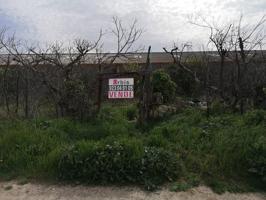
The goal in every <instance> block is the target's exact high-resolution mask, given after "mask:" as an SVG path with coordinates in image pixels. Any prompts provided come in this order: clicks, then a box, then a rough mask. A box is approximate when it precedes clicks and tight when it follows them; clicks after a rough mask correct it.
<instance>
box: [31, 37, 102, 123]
mask: <svg viewBox="0 0 266 200" xmlns="http://www.w3.org/2000/svg"><path fill="white" fill-rule="evenodd" d="M101 37H102V34H101V33H100V35H99V37H98V39H97V40H96V41H95V42H89V41H87V40H75V41H74V43H73V45H71V46H69V47H64V45H63V43H55V44H53V45H50V46H49V47H48V48H47V49H46V50H45V51H43V50H40V49H39V50H38V51H37V50H36V49H34V48H32V49H31V52H32V53H33V54H34V55H35V56H36V57H38V58H39V59H40V60H42V65H44V66H46V67H43V68H42V69H39V68H33V69H34V71H35V72H37V73H38V74H39V75H40V77H41V78H42V81H43V84H44V85H46V87H47V88H48V90H49V92H50V96H51V97H52V99H53V102H54V104H55V106H56V111H57V115H60V116H65V115H68V116H69V115H74V116H76V115H79V116H78V117H79V118H83V116H81V115H84V114H85V113H84V112H85V110H86V109H85V107H86V105H81V102H80V104H79V103H78V102H74V101H75V100H77V99H78V95H82V96H80V98H79V100H80V101H83V102H82V103H84V104H87V103H88V95H86V94H85V91H84V89H85V88H84V83H83V82H82V81H81V79H80V74H82V72H81V65H82V64H83V63H84V62H85V60H86V56H87V54H88V53H89V52H91V51H92V50H94V49H95V48H96V47H97V45H98V43H99V41H100V40H101ZM43 52H45V53H43ZM74 99H75V100H74ZM81 106H84V112H83V111H82V109H81ZM87 106H89V105H87ZM88 109H89V108H88ZM88 114H89V113H88Z"/></svg>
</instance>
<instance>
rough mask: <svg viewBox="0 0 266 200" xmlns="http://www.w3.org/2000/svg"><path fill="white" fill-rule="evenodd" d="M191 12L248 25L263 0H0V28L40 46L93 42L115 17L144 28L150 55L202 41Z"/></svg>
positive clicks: (265, 6)
mask: <svg viewBox="0 0 266 200" xmlns="http://www.w3.org/2000/svg"><path fill="white" fill-rule="evenodd" d="M195 13H202V15H204V16H206V18H207V17H210V16H211V17H212V18H213V19H214V21H215V22H217V24H219V23H222V22H227V21H230V20H232V19H237V18H239V16H240V15H241V13H242V14H243V15H244V16H245V19H246V22H247V23H254V22H256V21H257V20H259V19H260V18H261V17H262V15H263V14H266V0H0V26H2V27H8V28H9V30H10V32H12V31H15V32H16V34H17V36H18V37H20V38H23V39H26V40H31V41H39V42H41V43H46V42H51V41H64V42H69V41H71V40H73V39H75V38H84V39H88V40H95V39H96V38H97V35H98V34H99V30H100V29H104V30H108V28H109V27H110V26H111V22H112V16H118V17H119V18H121V19H122V20H123V21H124V22H125V24H126V23H129V22H130V21H132V20H133V19H135V18H136V19H137V20H138V24H139V26H140V27H142V28H143V29H144V30H145V31H144V33H143V35H142V38H141V41H139V43H140V44H143V45H145V46H146V47H147V46H148V45H151V46H152V49H153V51H161V50H162V47H164V46H170V45H171V44H172V43H173V42H174V41H179V42H184V41H191V42H192V43H193V44H194V46H195V48H198V47H199V46H200V44H201V43H206V41H207V40H208V34H207V32H206V31H204V30H202V28H199V27H195V26H193V25H191V24H189V23H187V15H191V14H195ZM112 41H113V40H112V38H111V37H110V36H106V38H105V48H106V50H111V49H112V47H113V43H112Z"/></svg>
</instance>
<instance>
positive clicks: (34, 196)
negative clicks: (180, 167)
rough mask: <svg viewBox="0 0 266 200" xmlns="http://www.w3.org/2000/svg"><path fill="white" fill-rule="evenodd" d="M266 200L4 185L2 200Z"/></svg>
mask: <svg viewBox="0 0 266 200" xmlns="http://www.w3.org/2000/svg"><path fill="white" fill-rule="evenodd" d="M85 199H87V200H128V199H131V200H133V199H134V200H135V199H136V200H143V199H145V200H266V194H258V193H248V194H230V193H225V194H223V195H218V194H214V193H213V192H212V191H211V190H210V189H209V188H207V187H204V186H201V187H198V188H194V189H192V190H189V191H187V192H179V193H175V192H170V191H168V190H161V191H158V192H153V193H149V192H144V191H142V190H140V189H137V188H130V187H124V188H118V187H84V186H75V187H74V186H60V185H42V184H31V183H27V184H24V185H22V184H21V183H20V184H19V183H18V182H0V200H85Z"/></svg>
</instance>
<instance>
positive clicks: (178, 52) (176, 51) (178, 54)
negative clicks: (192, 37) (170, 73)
mask: <svg viewBox="0 0 266 200" xmlns="http://www.w3.org/2000/svg"><path fill="white" fill-rule="evenodd" d="M191 46H192V45H191V44H190V43H184V44H181V47H179V46H178V45H177V44H174V47H173V48H172V49H171V50H170V51H169V50H167V49H166V48H163V50H164V51H165V52H166V53H168V54H170V55H171V57H172V59H173V62H174V64H175V65H177V66H178V67H180V68H181V69H182V70H184V71H185V72H187V73H188V74H190V75H191V76H192V77H193V78H194V80H195V81H196V82H197V83H199V82H200V80H199V79H198V77H197V74H196V72H194V71H192V70H191V69H189V67H188V66H187V65H186V60H184V56H183V53H184V51H185V50H187V49H188V48H191Z"/></svg>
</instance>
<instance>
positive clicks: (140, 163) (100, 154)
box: [58, 140, 180, 189]
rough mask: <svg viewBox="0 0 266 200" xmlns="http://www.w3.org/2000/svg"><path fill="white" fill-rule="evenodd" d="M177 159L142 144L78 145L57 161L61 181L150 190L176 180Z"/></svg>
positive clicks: (128, 142)
mask: <svg viewBox="0 0 266 200" xmlns="http://www.w3.org/2000/svg"><path fill="white" fill-rule="evenodd" d="M179 165H180V163H179V162H178V159H177V156H176V155H174V154H172V153H171V152H168V151H166V150H163V149H158V148H153V147H144V146H143V145H142V143H141V142H140V141H137V140H131V141H126V140H124V141H120V142H113V143H109V144H108V143H104V142H102V143H99V142H98V143H95V142H85V141H83V142H79V143H77V144H75V145H74V146H73V147H70V148H67V149H65V151H64V152H63V154H62V155H61V157H60V158H59V160H58V174H59V178H60V179H63V180H80V181H82V182H87V183H139V184H144V185H146V186H147V187H148V189H152V186H153V185H157V184H160V183H162V182H164V181H169V180H173V179H175V178H176V177H177V176H178V175H179V173H180V167H179Z"/></svg>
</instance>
